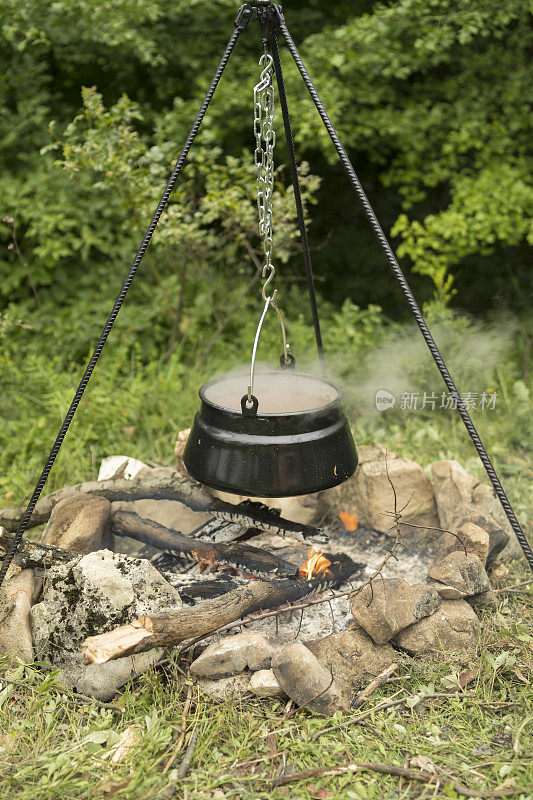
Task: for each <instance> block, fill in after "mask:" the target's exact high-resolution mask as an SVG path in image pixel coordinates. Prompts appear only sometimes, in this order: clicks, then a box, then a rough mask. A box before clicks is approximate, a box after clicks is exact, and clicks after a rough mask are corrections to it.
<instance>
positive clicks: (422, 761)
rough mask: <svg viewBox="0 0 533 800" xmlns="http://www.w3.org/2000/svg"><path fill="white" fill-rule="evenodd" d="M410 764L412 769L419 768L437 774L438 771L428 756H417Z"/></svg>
mask: <svg viewBox="0 0 533 800" xmlns="http://www.w3.org/2000/svg"><path fill="white" fill-rule="evenodd" d="M409 764H410V766H411V767H418V769H421V770H424V772H435V771H436V769H437V767H436V766H435V764H434V763H433V761H432V760H431V759H430V758H428V757H427V756H415V757H414V758H412V759H411V760H410V762H409Z"/></svg>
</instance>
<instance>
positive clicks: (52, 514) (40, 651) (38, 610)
mask: <svg viewBox="0 0 533 800" xmlns="http://www.w3.org/2000/svg"><path fill="white" fill-rule="evenodd" d="M360 456H361V458H362V462H363V463H362V467H361V469H360V471H359V472H358V473H357V474H356V477H355V478H354V479H352V483H351V485H350V484H349V485H348V487H347V489H345V490H343V491H345V494H344V495H343V494H341V493H339V490H332V491H331V492H330V493H329V494H326V495H324V494H322V495H314V496H308V497H303V498H289V499H287V500H281V501H269V504H268V505H267V504H264V503H262V502H258V501H256V500H250V499H249V498H239V497H236V498H234V499H233V502H229V498H228V497H227V496H225V495H220V493H218V492H211V491H208V490H206V488H205V487H203V486H202V485H200V484H198V483H197V482H195V481H194V480H193V479H191V478H190V476H188V475H187V474H186V473H185V471H184V469H183V467H182V466H181V462H178V470H176V469H173V468H166V467H153V466H147V465H144V464H142V463H140V462H135V463H134V462H133V460H128V459H118V461H119V463H118V466H117V463H116V459H115V460H114V461H113V459H110V460H109V463H108V464H106V463H105V462H104V465H103V467H102V470H101V473H100V475H99V480H97V481H95V482H91V483H87V484H81V485H78V486H72V487H65V488H64V489H62V490H59V491H58V492H55V493H53V494H51V495H48V496H47V497H45V498H43V499H42V500H40V501H39V503H38V504H37V507H36V509H35V513H34V516H33V517H32V524H38V523H40V522H47V525H46V530H45V534H44V537H43V541H42V542H41V543H37V542H32V541H29V540H28V539H25V540H24V541H23V543H22V545H21V547H20V549H19V551H18V553H17V558H16V565H14V567H13V570H14V575H13V577H11V578H10V582H9V586H10V587H12V588H10V591H12V592H16V591H20V593H21V595H20V596H21V598H26V600H25V601H24V602H25V603H27V598H28V597H32V598H33V600H32V602H33V605H32V607H31V609H30V607H29V606H28V607H27V611H26V613H27V615H28V616H31V624H32V630H31V632H30V631H29V626H28V622H27V621H26V623H24V624H23V623H22V622H20V623H18V628H17V630H18V631H19V636H20V635H22V633H20V632H24V631H28V633H27V634H25V635H26V637H27V641H25V642H24V643H23V645H22V644H19V645H17V646H14V647H12V650H13V652H16V651H17V647H18V648H19V650H18V652H19V653H22V652H24V655H25V657H27V654H28V653H30V654H33V653H35V654H36V655H37V656H38V657H39V659H40V660H42V661H49V662H51V663H52V664H53V665H54V666H56V667H58V668H59V669H60V670H61V674H62V680H63V681H64V682H65V684H67V685H70V686H74V687H75V688H76V689H77V690H78V691H80V692H82V693H84V694H92V695H93V696H95V697H98V698H99V699H107V698H109V697H112V696H113V695H114V694H115V693H116V691H117V690H118V689H119V687H120V686H121V685H122V684H123V683H125V682H127V681H128V680H129V679H130V678H131V677H132V675H135V674H139V673H141V672H142V671H144V670H145V669H147V668H148V667H149V666H151V665H153V664H157V663H158V662H159V661H161V659H163V658H164V657H165V654H166V652H168V651H169V650H173V652H174V654H175V656H176V657H177V658H180V659H184V662H183V663H184V668H187V667H188V666H189V668H190V670H191V672H192V674H193V675H195V676H196V679H197V680H198V681H199V683H200V685H201V688H202V690H203V691H205V692H206V693H207V694H211V695H212V696H214V697H220V696H221V694H220V693H221V692H222V693H224V692H225V693H228V692H229V693H230V696H231V693H235V692H237V693H244V694H247V693H250V692H251V693H253V694H258V695H260V696H279V695H287V696H289V697H291V698H293V699H294V700H295V702H296V703H297V704H298V705H307V706H309V707H310V708H314V709H315V710H318V711H320V712H321V713H334V712H335V711H336V710H339V709H346V708H348V707H349V706H350V703H351V702H352V698H353V692H354V690H356V689H358V688H359V689H360V688H361V687H362V686H365V685H366V684H368V682H369V681H371V682H372V681H375V680H378V678H379V676H380V675H381V674H382V673H384V674H385V673H386V674H389V673H387V670H390V669H391V668H392V665H394V664H396V663H397V662H398V660H399V659H400V658H401V653H402V652H409V653H412V654H417V655H423V654H424V653H427V652H432V651H434V650H439V648H442V646H444V647H446V648H447V649H449V650H450V651H454V650H458V651H460V652H461V651H462V652H464V651H468V650H469V649H471V648H472V647H473V646H475V633H474V631H475V624H476V621H477V616H476V613H475V611H474V608H475V607H477V606H478V605H487V604H489V605H490V603H491V602H494V601H493V600H492V599H491V592H490V584H489V582H488V578H487V575H486V573H485V569H484V567H485V564H486V563H487V562H488V561H490V560H491V559H493V558H494V556H495V555H496V554H497V553H498V552H499V550H501V548H502V547H503V546H504V545H505V543H506V541H507V540H508V536H507V534H505V532H504V531H503V529H502V528H500V527H499V526H498V525H497V523H496V522H495V521H494V519H493V518H492V517H490V515H489V514H488V512H487V508H486V507H483V508H481V507H480V506H479V505H476V504H475V502H474V494H472V497H473V500H472V502H471V504H470V506H465V507H460V508H459V509H457V508H455V507H453V506H450V505H446V503H447V502H448V498H449V497H450V496H451V493H450V491H449V483H450V482H451V481H455V483H457V482H458V481H463V484H464V485H465V486H469V487H471V491H472V492H473V490H474V489H475V494H476V497H479V496H480V493H479V491H478V490H477V483H475V482H474V480H473V479H472V478H470V476H468V475H466V473H464V471H462V470H461V468H460V467H459V465H457V467H456V466H454V464H455V462H439V463H438V464H436V465H434V466H433V473H434V476H435V478H434V480H435V484H434V485H433V484H432V483H431V482H430V481H429V479H428V477H427V475H426V473H425V471H424V470H423V469H422V468H421V467H419V466H418V465H417V464H415V462H410V461H408V460H407V459H398V458H396V457H395V455H394V454H390V455H389V454H387V453H386V451H384V450H383V449H380V448H376V447H374V446H370V447H368V448H364V447H362V448H360ZM367 465H368V467H367ZM380 481H381V483H380ZM391 483H393V485H394V489H395V491H394V492H393V491H392V489H391ZM462 491H463V495H464V492H465V489H464V488H463V489H462ZM354 496H355V497H356V498H357V501H356V502H357V506H356V507H355V508H353V505H352V506H351V507H350V505H351V504H352V502H353V501H352V500H351V499H350V498H351V497H354ZM412 497H416V504H415V503H412V501H411V498H412ZM274 503H279V504H280V506H281V508H276V507H275V505H274ZM395 504H396V505H395ZM411 505H414V506H415V511H414V513H411V514H410V512H409V509H410V507H411ZM169 506H171V509H169ZM346 506H348V508H346ZM398 508H401V509H402V511H401V512H400V513H398V511H397V509H398ZM20 513H22V512H21V510H20V509H16V508H11V509H4V510H0V522H2V524H3V530H2V532H1V533H0V547H2V548H3V549H4V550H8V549H9V548H10V546H11V543H12V540H13V537H12V536H11V535H10V533H9V530H15V529H16V527H17V523H18V519H19V515H20ZM441 519H442V521H443V522H446V523H447V525H446V527H447V530H448V531H449V532H446V531H441V533H440V534H439V535H436V532H438V531H439V530H440V529H439V527H438V525H439V521H440V520H441ZM411 522H412V523H413V525H414V527H413V528H412V529H409V525H410V524H411ZM425 526H427V527H425ZM413 531H414V535H413ZM30 576H32V577H31V581H32V582H33V583H32V587H33V588H31V587H28V586H27V585H26V583H27V582H28V580H29V579H30ZM41 578H44V585H43V587H42V589H41V588H40V586H41V584H40V579H41ZM17 587H20V588H19V589H17ZM21 604H22V600H21ZM21 604H17V603H15V605H14V606H10V607H9V610H8V616H7V617H6V619H8V620H9V614H11V613H15V614H16V613H19V611H18V610H17V609H19V608H20V607H21ZM22 605H23V604H22ZM473 607H474V608H473ZM0 634H1V630H0ZM221 637H222V638H221ZM378 684H379V680H378ZM376 685H377V684H376Z"/></svg>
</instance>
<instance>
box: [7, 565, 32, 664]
mask: <svg viewBox="0 0 533 800" xmlns="http://www.w3.org/2000/svg"><path fill="white" fill-rule="evenodd" d="M13 571H14V570H11V571H8V573H7V577H6V579H5V580H4V583H3V584H2V587H1V588H0V656H2V655H6V656H7V658H8V661H10V662H13V663H14V662H15V661H17V660H18V659H20V661H23V662H24V663H25V664H31V662H32V661H33V643H32V636H31V626H30V609H31V603H32V598H33V594H34V578H33V570H31V569H23V570H21V571H20V572H17V573H16V574H13Z"/></svg>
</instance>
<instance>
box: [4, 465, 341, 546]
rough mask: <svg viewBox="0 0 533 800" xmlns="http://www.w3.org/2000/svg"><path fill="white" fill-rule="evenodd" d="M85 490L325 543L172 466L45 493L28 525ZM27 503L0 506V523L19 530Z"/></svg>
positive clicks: (313, 532)
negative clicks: (168, 504)
mask: <svg viewBox="0 0 533 800" xmlns="http://www.w3.org/2000/svg"><path fill="white" fill-rule="evenodd" d="M83 492H90V493H91V494H95V495H98V496H100V497H106V498H107V499H108V500H110V501H124V500H145V499H152V500H177V501H179V502H180V503H183V504H184V505H186V506H188V508H191V509H192V510H193V511H207V512H208V513H211V514H212V515H213V516H216V517H220V518H222V519H225V520H228V521H230V522H235V523H239V524H241V525H242V527H243V528H247V527H250V528H251V527H255V528H259V529H261V530H264V531H270V532H272V533H278V534H280V535H281V536H288V535H290V536H294V537H295V538H298V539H303V540H305V541H312V542H318V543H321V544H325V543H327V541H328V537H327V535H326V534H325V532H324V531H323V530H321V529H319V528H314V527H313V526H311V525H302V524H300V523H299V522H293V521H292V520H287V519H283V518H282V517H281V516H280V514H279V511H276V510H275V509H271V508H267V507H266V506H264V505H262V504H261V503H256V502H254V501H249V500H247V501H244V502H242V503H239V504H238V505H232V504H231V503H225V502H223V501H222V500H218V499H217V498H215V497H213V496H212V495H210V494H209V493H208V492H207V491H206V490H205V488H204V487H203V486H202V485H201V484H200V483H198V482H197V481H194V480H193V479H192V478H189V477H187V476H184V475H180V474H179V473H177V472H176V471H175V470H174V469H172V468H171V467H159V468H157V469H152V468H147V469H144V470H141V471H140V472H139V473H138V474H137V475H136V476H135V478H133V480H131V481H130V480H127V479H125V478H113V479H111V480H108V481H89V482H87V483H78V484H76V485H74V486H65V487H64V488H63V489H59V490H58V491H57V492H52V494H49V495H46V496H45V497H42V498H41V499H40V500H39V501H38V502H37V504H36V506H35V509H34V511H33V514H32V516H31V519H30V521H29V524H28V527H30V528H31V527H34V526H35V525H41V524H42V523H43V522H47V520H48V519H49V518H50V514H51V513H52V509H53V508H54V506H55V505H56V504H57V503H58V502H59V501H60V500H63V499H64V498H66V497H75V496H78V495H79V494H81V493H83ZM24 511H25V508H24V506H16V507H14V508H4V509H0V525H2V526H3V527H4V528H5V529H6V530H7V531H11V532H12V531H16V530H17V527H18V525H19V523H20V520H21V519H22V515H23V514H24Z"/></svg>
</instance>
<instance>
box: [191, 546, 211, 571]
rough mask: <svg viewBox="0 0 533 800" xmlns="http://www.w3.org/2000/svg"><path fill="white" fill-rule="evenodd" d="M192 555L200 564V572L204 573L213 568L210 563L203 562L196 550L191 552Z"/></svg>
mask: <svg viewBox="0 0 533 800" xmlns="http://www.w3.org/2000/svg"><path fill="white" fill-rule="evenodd" d="M191 553H192V555H193V556H194V557H195V559H196V560H197V561H199V562H200V572H204V570H206V569H207V568H208V567H209V566H211V564H210V562H209V561H202V559H201V558H200V556H199V555H198V553H197V552H196V550H191Z"/></svg>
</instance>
